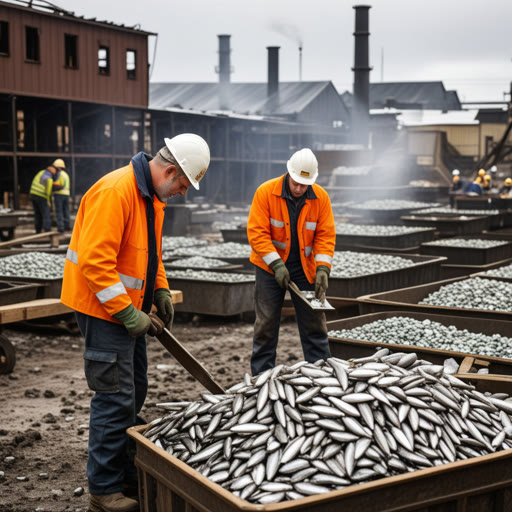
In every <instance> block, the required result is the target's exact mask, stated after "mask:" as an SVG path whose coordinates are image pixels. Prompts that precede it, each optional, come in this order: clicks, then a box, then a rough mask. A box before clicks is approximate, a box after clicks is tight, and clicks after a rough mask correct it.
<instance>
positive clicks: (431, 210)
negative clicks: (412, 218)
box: [414, 206, 500, 217]
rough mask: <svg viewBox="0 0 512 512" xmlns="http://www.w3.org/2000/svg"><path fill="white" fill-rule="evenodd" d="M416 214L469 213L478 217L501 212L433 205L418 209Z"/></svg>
mask: <svg viewBox="0 0 512 512" xmlns="http://www.w3.org/2000/svg"><path fill="white" fill-rule="evenodd" d="M414 213H416V214H420V213H443V214H450V215H469V216H472V217H476V216H479V215H498V214H499V213H500V212H499V210H463V209H461V210H459V209H457V208H450V207H442V206H441V207H432V208H425V209H423V210H418V211H417V212H414Z"/></svg>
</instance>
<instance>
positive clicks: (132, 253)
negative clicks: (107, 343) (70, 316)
mask: <svg viewBox="0 0 512 512" xmlns="http://www.w3.org/2000/svg"><path fill="white" fill-rule="evenodd" d="M165 206H166V203H163V202H162V201H160V200H159V199H158V198H157V197H156V196H154V197H153V207H154V210H155V235H156V244H157V253H158V271H157V275H156V282H155V290H156V289H158V288H166V289H168V288H169V284H168V282H167V278H166V275H165V268H164V266H163V263H162V225H163V221H164V208H165ZM147 230H148V228H147V213H146V200H145V199H144V198H143V197H142V194H141V191H140V190H139V189H138V186H137V179H136V176H135V174H134V170H133V165H132V163H130V164H129V165H127V166H126V167H123V168H121V169H117V170H116V171H112V172H111V173H109V174H107V175H105V176H104V177H103V178H101V179H100V180H99V181H97V182H96V183H95V184H94V185H93V186H92V187H91V188H90V189H89V190H88V191H87V193H86V194H85V195H84V196H83V197H82V201H81V202H80V208H79V210H78V213H77V216H76V221H75V226H74V228H73V234H72V236H71V241H70V243H69V249H68V252H67V256H66V263H65V266H64V281H63V283H62V294H61V302H62V303H63V304H66V305H67V306H69V307H70V308H72V309H74V310H76V311H79V312H81V313H85V314H87V315H90V316H94V317H97V318H102V319H104V320H108V321H110V322H114V323H120V322H119V321H118V320H117V319H115V318H112V315H114V314H115V313H118V312H119V311H121V310H123V309H125V308H126V307H128V306H129V305H130V304H133V305H134V306H135V307H136V308H137V309H141V308H142V302H143V299H144V292H145V286H146V272H147V267H148V254H149V249H148V245H149V244H148V231H147Z"/></svg>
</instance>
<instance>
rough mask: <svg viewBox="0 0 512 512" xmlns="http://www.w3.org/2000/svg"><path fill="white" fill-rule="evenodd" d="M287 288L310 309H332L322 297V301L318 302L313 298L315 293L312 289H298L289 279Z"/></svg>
mask: <svg viewBox="0 0 512 512" xmlns="http://www.w3.org/2000/svg"><path fill="white" fill-rule="evenodd" d="M288 288H289V289H290V290H291V291H292V292H293V293H295V295H297V296H298V297H300V298H301V299H302V300H303V301H304V302H305V303H306V304H307V305H308V306H309V307H310V308H311V309H315V310H319V311H327V310H330V309H334V308H333V307H332V306H331V305H330V304H329V303H328V302H327V299H324V301H323V302H320V301H319V300H318V299H315V293H314V292H312V291H305V292H302V291H300V290H299V287H298V286H297V285H296V284H295V283H294V282H293V281H290V283H289V284H288Z"/></svg>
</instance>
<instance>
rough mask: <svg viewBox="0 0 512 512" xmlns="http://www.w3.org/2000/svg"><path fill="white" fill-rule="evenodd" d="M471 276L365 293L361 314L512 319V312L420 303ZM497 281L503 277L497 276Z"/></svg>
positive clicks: (360, 299)
mask: <svg viewBox="0 0 512 512" xmlns="http://www.w3.org/2000/svg"><path fill="white" fill-rule="evenodd" d="M468 277H469V276H465V277H458V278H455V279H447V280H445V281H437V282H436V283H429V284H422V285H419V286H413V287H410V288H401V289H399V290H391V291H387V292H381V293H374V294H371V295H363V296H361V297H358V298H357V301H358V304H359V314H360V315H366V314H368V313H379V312H381V311H395V310H404V311H414V312H417V313H428V314H438V315H454V316H463V317H474V318H486V319H488V320H506V321H511V320H512V313H510V312H506V311H489V310H485V309H470V308H450V307H446V306H430V305H428V304H419V302H421V301H422V300H423V299H425V298H426V297H427V296H428V295H429V294H430V293H432V292H435V291H437V290H439V288H441V287H442V286H445V285H447V284H450V283H454V282H455V281H463V280H464V279H468ZM495 279H496V280H497V281H500V280H501V281H503V279H499V278H495Z"/></svg>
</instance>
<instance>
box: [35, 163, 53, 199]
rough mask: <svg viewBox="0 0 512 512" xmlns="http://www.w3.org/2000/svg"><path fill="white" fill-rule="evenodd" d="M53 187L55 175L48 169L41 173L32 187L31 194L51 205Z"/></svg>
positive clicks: (37, 175) (36, 176)
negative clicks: (42, 198)
mask: <svg viewBox="0 0 512 512" xmlns="http://www.w3.org/2000/svg"><path fill="white" fill-rule="evenodd" d="M52 187H53V175H52V173H51V172H50V171H49V170H48V169H43V170H42V171H39V172H38V173H37V174H36V175H35V176H34V179H33V180H32V185H30V194H31V195H33V196H38V197H44V198H45V199H46V201H48V204H51V203H50V201H51V196H52Z"/></svg>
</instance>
